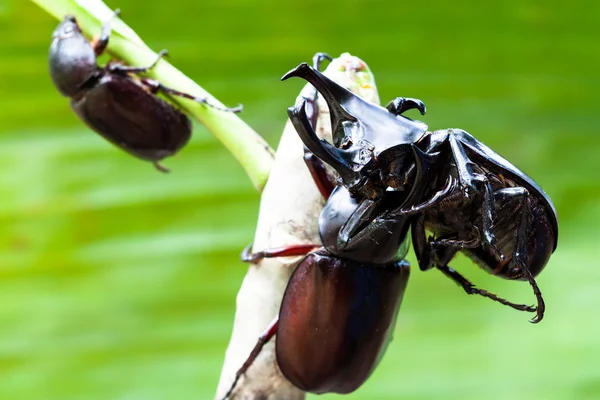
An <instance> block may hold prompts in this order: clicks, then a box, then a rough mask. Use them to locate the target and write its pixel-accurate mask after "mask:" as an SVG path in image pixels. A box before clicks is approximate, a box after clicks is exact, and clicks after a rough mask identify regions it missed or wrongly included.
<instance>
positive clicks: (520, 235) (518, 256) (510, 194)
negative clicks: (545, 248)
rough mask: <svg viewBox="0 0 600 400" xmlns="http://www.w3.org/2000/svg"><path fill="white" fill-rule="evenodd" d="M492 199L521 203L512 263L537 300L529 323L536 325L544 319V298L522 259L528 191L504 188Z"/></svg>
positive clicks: (525, 255)
mask: <svg viewBox="0 0 600 400" xmlns="http://www.w3.org/2000/svg"><path fill="white" fill-rule="evenodd" d="M494 197H495V198H498V199H499V200H506V199H507V198H519V199H520V202H521V207H520V213H521V215H520V219H519V225H518V226H517V237H516V243H515V250H514V252H513V262H515V263H516V264H517V266H518V267H519V270H520V272H521V274H522V277H524V278H526V279H527V281H528V282H529V284H530V285H531V288H532V289H533V293H534V295H535V298H536V300H537V309H536V311H537V315H536V316H535V317H534V318H533V319H531V320H530V321H529V322H531V323H533V324H537V323H538V322H540V321H541V320H542V319H543V318H544V312H545V311H546V304H545V303H544V298H543V296H542V292H541V291H540V288H539V286H538V284H537V282H536V280H535V278H534V277H533V274H532V273H531V271H529V268H528V267H527V265H526V263H525V260H524V259H523V258H524V257H527V238H528V236H529V233H530V229H529V227H530V226H531V225H530V221H529V220H528V219H529V217H530V216H531V209H530V203H529V191H528V190H527V189H525V188H524V187H511V188H505V189H501V190H497V191H496V192H494Z"/></svg>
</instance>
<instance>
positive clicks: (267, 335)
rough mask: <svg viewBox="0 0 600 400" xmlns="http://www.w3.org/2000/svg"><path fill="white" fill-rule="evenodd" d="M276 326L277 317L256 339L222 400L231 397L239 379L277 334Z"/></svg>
mask: <svg viewBox="0 0 600 400" xmlns="http://www.w3.org/2000/svg"><path fill="white" fill-rule="evenodd" d="M278 325H279V317H277V318H275V319H274V320H273V322H271V323H270V324H269V326H268V328H267V329H266V330H265V331H264V332H263V333H262V334H261V335H260V336H259V337H258V341H257V342H256V344H255V345H254V348H253V349H252V351H251V352H250V355H249V356H248V358H247V359H246V361H244V364H243V365H242V366H241V368H240V369H238V370H237V372H236V373H235V378H234V379H233V383H232V384H231V386H230V387H229V390H228V391H227V393H225V396H223V400H226V399H227V398H228V397H229V396H231V394H232V393H233V391H234V390H235V387H236V385H237V383H238V381H239V380H240V378H241V377H242V375H244V374H245V373H246V371H248V368H250V366H251V365H252V364H253V363H254V361H255V360H256V358H257V357H258V355H259V354H260V352H261V351H262V349H263V347H264V346H265V344H267V343H268V342H269V340H271V339H272V338H273V336H275V334H276V333H277V326H278Z"/></svg>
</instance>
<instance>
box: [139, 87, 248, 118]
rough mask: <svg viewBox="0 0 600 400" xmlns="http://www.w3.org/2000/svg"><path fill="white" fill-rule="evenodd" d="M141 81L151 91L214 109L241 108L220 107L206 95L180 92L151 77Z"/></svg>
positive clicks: (238, 109)
mask: <svg viewBox="0 0 600 400" xmlns="http://www.w3.org/2000/svg"><path fill="white" fill-rule="evenodd" d="M141 82H142V84H144V85H146V86H147V87H149V88H150V90H151V91H152V92H153V93H158V92H162V93H165V94H171V95H174V96H178V97H183V98H184V99H189V100H193V101H195V102H198V103H201V104H205V105H207V106H208V107H211V108H214V109H215V110H219V111H226V112H232V113H239V112H240V111H242V109H243V107H242V105H241V104H240V105H239V106H236V107H232V108H229V107H221V106H218V105H215V104H211V103H210V102H209V101H208V99H207V98H206V97H199V96H193V95H191V94H188V93H184V92H180V91H179V90H175V89H171V88H169V87H166V86H164V85H163V84H162V83H160V82H158V81H155V80H152V79H142V80H141Z"/></svg>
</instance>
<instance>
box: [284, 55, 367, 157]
mask: <svg viewBox="0 0 600 400" xmlns="http://www.w3.org/2000/svg"><path fill="white" fill-rule="evenodd" d="M294 76H295V77H298V78H302V79H305V80H306V81H308V82H309V83H310V84H311V85H313V86H314V87H315V89H317V90H318V91H319V93H321V96H323V99H325V101H326V102H327V106H328V107H329V114H330V116H331V133H332V136H333V137H332V139H333V143H334V144H335V145H336V146H337V145H339V144H340V143H341V142H342V140H343V139H344V136H345V134H344V128H343V126H342V122H345V121H357V119H356V117H354V116H353V115H352V114H350V113H349V112H348V111H347V110H346V109H345V108H344V107H343V106H342V103H350V100H351V99H354V98H357V97H356V95H354V94H353V93H352V92H351V91H349V90H348V89H346V88H344V87H342V86H340V85H338V84H337V83H335V82H334V81H332V80H330V79H328V78H327V77H326V76H324V75H323V74H321V73H320V72H319V71H317V70H316V69H314V68H312V67H311V66H309V65H308V64H307V63H302V64H300V65H299V66H297V67H296V68H294V69H293V70H291V71H289V72H288V73H287V74H285V75H284V76H283V77H282V78H281V80H282V81H283V80H286V79H289V78H291V77H294Z"/></svg>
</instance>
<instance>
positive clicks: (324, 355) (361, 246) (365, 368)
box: [224, 53, 426, 399]
mask: <svg viewBox="0 0 600 400" xmlns="http://www.w3.org/2000/svg"><path fill="white" fill-rule="evenodd" d="M324 57H327V56H325V55H323V54H321V53H318V54H317V55H316V56H315V64H316V65H318V64H320V62H321V61H322V59H323V58H324ZM316 95H317V93H316V91H315V97H314V98H312V99H311V98H304V97H300V98H299V99H298V102H297V106H296V107H297V108H298V109H301V110H302V112H303V113H304V115H307V114H309V115H307V121H308V120H310V121H309V122H308V123H309V124H311V125H312V126H314V125H315V123H316V114H315V113H316V112H317V110H318V108H317V106H316V104H315V101H316ZM305 151H306V155H305V161H306V162H307V166H308V168H309V170H311V173H312V176H313V178H314V179H315V183H316V185H317V187H318V188H319V189H320V190H321V192H322V193H323V194H324V196H325V198H326V199H327V201H326V204H325V206H324V208H323V210H322V212H321V214H320V217H319V221H318V226H319V234H320V237H321V244H308V245H306V244H302V245H296V246H288V247H283V248H276V249H265V250H262V251H257V252H254V253H252V252H251V251H250V247H251V246H249V247H248V248H246V250H245V251H244V252H243V253H242V260H244V261H247V262H256V261H258V260H260V259H262V258H265V257H286V256H299V255H304V256H305V257H304V258H303V259H302V260H301V261H300V262H299V264H298V266H297V267H296V269H295V270H294V272H293V274H292V276H291V278H290V281H289V283H288V286H287V288H286V290H285V293H284V296H283V301H282V304H281V308H280V312H279V316H278V318H276V319H275V320H274V321H273V323H272V324H271V325H270V326H269V327H268V329H267V330H266V331H265V332H264V333H263V335H261V337H260V338H259V340H258V343H257V344H256V346H255V347H254V349H253V350H252V352H251V353H250V356H249V357H248V359H247V360H246V362H245V363H244V364H243V366H242V367H241V368H240V369H239V370H238V372H237V373H236V377H235V379H234V382H233V383H232V385H231V387H230V389H229V391H228V392H227V394H226V395H225V397H224V399H226V398H228V397H229V396H230V395H231V394H232V393H233V391H234V389H235V387H236V384H237V382H238V380H239V378H240V377H241V376H242V375H243V374H244V373H245V372H246V371H247V370H248V368H249V367H250V366H251V365H252V363H253V361H254V360H255V359H256V357H257V356H258V354H259V353H260V351H261V349H262V348H263V346H264V345H265V344H266V343H267V342H268V341H269V340H270V339H271V338H272V337H273V336H274V335H275V334H276V335H277V337H276V346H275V351H276V357H277V363H278V365H279V368H280V369H281V372H282V373H283V375H284V376H285V377H286V378H287V379H288V380H289V381H290V382H291V383H292V384H293V385H294V386H296V387H298V388H300V389H302V390H304V391H307V392H312V393H327V392H335V393H350V392H352V391H354V390H356V389H357V388H358V387H360V386H361V385H362V384H363V383H364V382H365V381H366V379H367V378H368V377H369V376H370V374H371V373H372V372H373V370H374V369H375V367H376V366H377V364H378V363H379V361H380V360H381V358H382V356H383V354H384V352H385V350H386V347H387V344H388V342H389V341H390V339H391V335H392V332H393V328H394V325H395V320H396V316H397V313H398V310H399V307H400V303H401V301H402V297H403V295H404V291H405V288H406V284H407V281H408V276H409V269H410V266H409V264H408V262H407V261H405V260H404V257H405V256H406V254H407V252H408V248H409V241H408V229H409V227H410V221H411V220H412V219H413V216H410V215H407V217H406V218H402V217H396V216H394V217H393V218H384V217H383V215H384V214H385V213H386V212H387V210H389V209H390V208H394V207H395V206H396V204H405V205H411V204H414V202H415V201H417V199H420V198H421V197H422V195H423V194H422V193H421V192H422V191H423V190H424V187H423V186H419V185H415V186H414V190H413V191H409V192H401V191H397V192H393V193H390V194H388V195H386V196H383V197H382V198H380V199H376V200H370V199H366V198H363V199H361V198H355V197H354V196H352V195H351V193H350V192H349V191H348V190H347V189H346V188H345V187H344V186H343V185H340V184H338V183H337V182H333V181H332V180H331V179H330V178H329V176H328V175H327V174H326V173H325V170H324V169H323V166H322V165H321V164H320V161H319V159H318V158H314V157H311V156H310V151H308V150H305ZM415 151H418V149H416V148H415ZM423 172H426V170H424V169H422V168H421V166H420V165H419V164H416V165H415V172H414V175H415V176H417V177H418V176H419V175H420V174H421V173H423ZM327 188H329V189H327ZM340 236H342V237H343V238H344V239H343V240H340V239H339V237H340ZM340 242H343V243H344V245H343V247H340V246H338V243H340Z"/></svg>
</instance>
